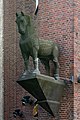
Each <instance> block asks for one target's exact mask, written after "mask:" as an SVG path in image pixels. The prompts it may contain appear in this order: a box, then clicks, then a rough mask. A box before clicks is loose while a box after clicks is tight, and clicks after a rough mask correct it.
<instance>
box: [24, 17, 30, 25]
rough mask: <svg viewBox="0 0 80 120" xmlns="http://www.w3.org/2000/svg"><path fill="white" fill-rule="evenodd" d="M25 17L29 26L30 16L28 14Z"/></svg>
mask: <svg viewBox="0 0 80 120" xmlns="http://www.w3.org/2000/svg"><path fill="white" fill-rule="evenodd" d="M25 18H26V20H27V21H28V25H29V26H31V17H30V16H29V15H25Z"/></svg>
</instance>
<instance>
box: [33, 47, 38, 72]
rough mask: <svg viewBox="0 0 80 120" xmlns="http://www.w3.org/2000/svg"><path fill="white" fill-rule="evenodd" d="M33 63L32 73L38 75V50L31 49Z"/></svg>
mask: <svg viewBox="0 0 80 120" xmlns="http://www.w3.org/2000/svg"><path fill="white" fill-rule="evenodd" d="M33 63H34V71H33V73H38V74H40V71H39V63H38V50H37V49H36V48H34V49H33Z"/></svg>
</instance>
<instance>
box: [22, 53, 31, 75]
mask: <svg viewBox="0 0 80 120" xmlns="http://www.w3.org/2000/svg"><path fill="white" fill-rule="evenodd" d="M22 56H23V58H24V65H25V71H24V73H23V75H26V74H27V73H29V69H28V65H29V56H27V55H26V54H24V53H23V54H22Z"/></svg>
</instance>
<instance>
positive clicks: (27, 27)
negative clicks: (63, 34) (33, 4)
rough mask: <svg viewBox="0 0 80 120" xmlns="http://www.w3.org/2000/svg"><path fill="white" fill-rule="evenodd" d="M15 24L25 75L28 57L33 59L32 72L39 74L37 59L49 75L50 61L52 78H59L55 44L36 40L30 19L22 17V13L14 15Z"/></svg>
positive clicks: (26, 16) (25, 16)
mask: <svg viewBox="0 0 80 120" xmlns="http://www.w3.org/2000/svg"><path fill="white" fill-rule="evenodd" d="M16 23H17V25H18V30H19V33H20V35H21V38H20V41H19V45H20V49H21V53H22V56H23V59H24V64H25V73H24V75H25V74H27V72H28V70H29V69H28V65H29V56H31V57H32V58H33V63H34V72H33V73H40V71H39V67H38V58H39V59H40V60H41V62H42V63H43V64H44V65H45V69H46V71H47V73H48V74H49V73H50V65H49V61H50V60H52V62H53V63H54V68H55V70H54V77H55V79H58V77H59V62H58V55H59V50H58V46H57V44H56V43H54V42H52V41H50V40H42V39H38V37H37V35H36V32H35V29H34V26H33V24H32V22H31V17H30V16H28V15H24V13H23V12H21V13H16Z"/></svg>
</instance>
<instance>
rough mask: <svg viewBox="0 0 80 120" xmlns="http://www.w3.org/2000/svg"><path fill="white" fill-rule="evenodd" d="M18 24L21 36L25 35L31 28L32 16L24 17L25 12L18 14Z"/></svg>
mask: <svg viewBox="0 0 80 120" xmlns="http://www.w3.org/2000/svg"><path fill="white" fill-rule="evenodd" d="M16 23H17V25H18V30H19V33H20V34H25V33H26V30H27V26H30V16H28V15H24V13H23V12H21V13H16Z"/></svg>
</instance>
